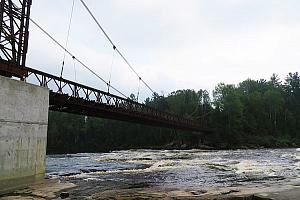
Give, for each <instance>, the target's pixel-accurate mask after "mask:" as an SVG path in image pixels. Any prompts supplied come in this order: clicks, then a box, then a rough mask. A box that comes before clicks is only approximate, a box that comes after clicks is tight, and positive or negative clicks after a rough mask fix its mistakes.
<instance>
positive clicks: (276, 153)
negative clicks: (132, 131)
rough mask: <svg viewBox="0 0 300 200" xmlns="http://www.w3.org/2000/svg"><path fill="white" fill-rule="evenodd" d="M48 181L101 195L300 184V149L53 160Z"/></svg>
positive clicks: (134, 152)
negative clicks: (148, 189) (83, 187)
mask: <svg viewBox="0 0 300 200" xmlns="http://www.w3.org/2000/svg"><path fill="white" fill-rule="evenodd" d="M46 162H47V165H46V175H47V177H49V178H60V179H64V180H68V181H71V182H74V183H78V182H81V183H82V182H84V183H89V184H87V185H89V186H90V187H91V186H92V188H93V189H95V187H96V189H97V191H104V190H107V189H118V188H135V187H153V186H158V187H160V186H163V187H179V188H180V187H189V188H193V187H211V186H214V187H226V186H244V185H261V184H272V183H276V184H279V183H284V182H290V181H294V182H297V183H299V184H300V182H299V177H300V149H257V150H228V151H221V150H218V151H204V150H196V149H194V150H145V149H143V150H126V151H113V152H110V153H80V154H65V155H48V156H47V160H46Z"/></svg>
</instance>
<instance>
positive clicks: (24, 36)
mask: <svg viewBox="0 0 300 200" xmlns="http://www.w3.org/2000/svg"><path fill="white" fill-rule="evenodd" d="M79 1H80V3H81V4H82V6H83V7H84V8H85V10H86V11H87V13H88V14H89V15H90V16H91V19H92V20H93V21H94V22H95V25H96V26H97V27H98V28H99V29H100V31H101V32H102V33H103V34H104V35H105V37H106V38H107V40H108V41H109V43H110V44H111V46H112V48H113V51H114V52H116V53H117V54H119V55H120V57H121V58H122V59H123V60H124V62H125V63H126V64H127V65H128V67H129V68H130V69H131V70H132V71H133V73H134V74H135V75H136V76H137V78H138V79H139V82H140V83H142V84H144V85H145V86H146V88H147V89H149V90H150V91H151V92H152V93H153V94H156V95H157V93H155V92H154V90H153V89H152V88H151V87H150V86H149V84H148V83H146V81H144V79H142V78H141V76H140V75H139V74H138V73H137V72H136V70H135V69H134V68H133V66H132V65H131V64H130V63H129V61H128V60H127V59H126V58H125V56H124V54H123V53H122V52H121V51H120V50H119V48H118V47H117V45H116V44H115V43H114V42H113V41H112V39H111V38H110V37H109V35H108V34H107V33H106V32H105V30H104V29H103V27H102V26H101V24H100V23H99V21H98V20H97V19H96V17H95V16H94V15H93V13H92V11H91V10H90V9H89V7H88V5H87V4H86V3H85V2H84V1H83V0H79ZM31 4H32V2H31V0H16V1H12V0H1V4H0V9H1V12H0V20H1V22H0V29H1V36H0V50H1V54H0V56H1V59H0V75H2V76H6V77H11V78H18V79H19V80H20V81H24V82H28V83H32V84H36V85H38V86H41V87H45V88H48V89H49V91H50V94H49V109H50V110H54V111H59V112H67V113H75V114H80V115H86V116H94V117H102V118H109V119H116V120H122V121H128V122H134V123H142V124H148V125H154V126H163V127H169V128H176V129H185V130H190V131H195V132H198V133H207V132H209V130H208V129H207V128H205V127H204V126H203V124H202V123H201V121H195V120H191V119H187V118H184V117H181V116H177V115H175V114H171V113H168V112H162V111H160V110H158V109H156V108H153V107H150V106H148V105H145V104H143V103H139V102H138V101H134V100H132V99H130V98H128V97H127V96H126V95H125V94H124V93H122V92H121V91H120V90H118V89H117V88H116V87H114V86H113V85H111V81H110V80H108V81H105V80H104V79H103V78H102V77H101V76H100V75H99V74H97V73H95V72H94V71H93V70H92V69H91V67H89V66H87V65H86V64H85V63H84V62H83V61H81V60H79V59H78V58H77V57H76V56H75V55H74V54H73V53H72V52H70V51H69V50H68V49H67V43H68V37H69V34H70V27H71V22H72V16H73V10H74V0H73V4H72V9H71V14H70V21H69V26H68V36H67V42H66V45H62V44H61V43H60V42H58V41H57V40H56V39H55V38H54V37H53V36H52V35H51V34H50V33H48V32H47V31H46V30H45V29H43V28H42V26H40V25H39V24H38V23H37V22H36V21H34V20H33V19H31V18H30V9H31ZM30 24H31V25H35V26H36V27H38V28H39V29H40V30H41V32H43V33H44V34H46V35H47V36H48V37H49V38H50V39H51V40H52V41H53V42H54V43H55V44H57V45H58V47H59V48H61V49H63V50H64V59H65V57H66V55H67V56H70V57H71V58H72V59H73V60H74V61H77V62H78V63H79V64H80V65H81V66H82V67H84V68H86V69H87V70H89V71H90V72H91V73H92V74H93V75H95V76H96V77H97V78H98V79H100V80H101V81H102V82H103V83H104V84H106V85H107V87H108V91H102V90H99V89H97V88H93V87H89V86H86V85H84V84H81V83H77V82H74V81H71V80H67V79H65V78H64V77H63V70H64V60H63V62H62V67H61V74H60V76H55V75H53V74H50V73H46V72H42V71H40V70H38V69H35V68H30V67H27V66H26V55H27V49H28V46H30V44H28V37H29V25H30ZM41 64H42V63H41ZM112 91H114V93H115V94H113V93H112ZM157 98H159V97H158V96H157ZM137 99H138V98H137Z"/></svg>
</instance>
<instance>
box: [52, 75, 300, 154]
mask: <svg viewBox="0 0 300 200" xmlns="http://www.w3.org/2000/svg"><path fill="white" fill-rule="evenodd" d="M131 98H132V99H134V98H135V96H134V95H131ZM145 103H146V104H147V105H150V106H153V107H155V108H157V109H160V110H162V111H167V112H171V113H176V114H178V115H181V116H184V117H187V118H191V119H194V120H198V121H199V123H202V124H203V125H205V126H207V127H210V128H212V129H213V130H214V133H212V134H210V135H204V136H199V135H194V134H191V133H189V132H186V131H179V130H172V129H167V128H159V127H150V126H146V125H140V124H131V123H126V122H120V121H114V120H107V119H100V118H92V117H85V116H79V115H72V114H66V113H56V112H50V113H49V126H48V129H49V130H48V146H47V151H48V153H75V152H103V151H111V150H118V149H131V148H199V147H200V148H204V147H208V146H209V147H213V148H218V149H220V148H222V149H223V148H257V147H296V146H300V76H299V74H298V73H297V72H296V73H289V74H288V75H287V76H286V78H285V80H284V81H283V82H282V81H280V80H279V78H278V76H277V75H275V74H273V75H272V77H271V78H270V80H268V81H267V80H264V79H260V80H251V79H247V80H245V81H243V82H241V83H239V84H238V85H231V84H224V83H220V84H218V85H217V86H216V88H215V89H214V91H213V94H212V99H211V98H210V95H209V93H208V92H207V91H206V90H199V91H195V90H177V91H175V92H172V93H171V94H169V95H167V96H161V97H159V98H158V97H157V96H155V95H154V96H153V97H152V98H147V99H146V101H145Z"/></svg>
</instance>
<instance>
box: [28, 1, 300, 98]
mask: <svg viewBox="0 0 300 200" xmlns="http://www.w3.org/2000/svg"><path fill="white" fill-rule="evenodd" d="M72 1H73V0H60V1H53V0H34V1H33V4H32V9H31V18H32V19H34V20H35V21H36V22H37V23H38V24H40V25H41V26H42V27H43V28H45V29H46V30H47V31H48V32H49V33H50V34H51V35H52V36H53V37H54V38H56V39H57V40H58V41H59V42H61V43H62V44H64V45H65V43H66V38H67V32H68V24H69V20H70V13H71V7H72ZM85 2H86V4H87V5H88V6H89V7H90V9H91V10H92V12H93V13H94V15H95V16H96V18H97V19H98V20H99V22H100V24H101V25H102V26H103V28H104V29H105V30H106V32H107V33H108V35H109V36H110V37H111V39H112V40H113V41H114V43H115V44H116V46H117V48H118V49H119V50H120V51H121V52H122V53H123V54H124V55H125V57H126V58H127V59H128V61H129V62H130V63H131V64H132V66H133V67H134V69H135V70H136V71H137V72H138V73H139V74H140V76H141V77H142V78H143V80H145V81H146V82H147V83H148V84H149V85H150V86H151V88H153V89H154V90H155V91H156V92H158V93H159V94H164V95H167V94H169V93H170V92H172V91H175V90H178V89H194V90H199V89H206V90H208V91H209V92H212V90H213V89H214V88H215V86H216V85H217V84H218V83H221V82H222V83H226V84H238V83H239V82H241V81H243V80H245V79H247V78H251V79H261V78H263V79H267V80H268V79H269V78H270V77H271V75H272V74H273V73H276V74H278V75H279V77H280V78H281V79H282V80H284V78H285V76H286V75H287V74H288V73H289V72H296V71H299V69H300V12H299V10H300V1H298V0H186V1H182V0H109V1H108V0H85ZM67 48H68V49H69V50H70V51H71V52H72V53H73V54H74V55H75V56H76V58H78V59H80V60H81V61H83V62H84V63H85V64H86V65H88V66H89V67H91V68H92V69H93V70H94V71H95V72H96V73H97V74H99V75H100V76H101V77H103V78H104V79H105V80H106V81H108V80H109V77H110V74H111V84H112V85H113V86H115V87H116V88H118V89H119V90H121V91H122V92H123V93H125V94H126V95H128V96H129V95H130V94H131V93H134V94H137V92H138V88H139V79H138V77H137V76H135V74H134V73H133V72H132V71H131V70H130V68H129V67H128V66H127V65H126V63H125V62H124V61H122V59H121V58H120V57H119V56H118V55H117V54H114V53H113V48H112V46H111V45H110V43H109V42H108V40H107V39H106V38H105V37H104V35H103V33H102V32H101V31H100V30H99V29H98V28H97V26H96V25H95V23H94V21H93V20H92V18H91V17H90V16H89V15H88V13H87V11H86V10H85V9H84V7H83V6H82V4H81V3H80V0H75V6H74V13H73V18H72V24H71V31H70V36H69V42H68V45H67ZM63 56H64V51H63V50H61V49H60V48H59V47H57V45H55V44H54V43H53V42H52V41H51V40H49V38H47V37H46V36H45V35H44V34H43V33H42V32H41V31H40V30H39V29H37V28H36V27H35V26H34V25H33V24H30V38H29V51H28V56H27V65H28V66H30V67H33V68H37V69H40V70H43V71H46V72H50V73H53V74H56V75H59V74H60V70H61V66H62V64H61V63H62V60H63ZM110 72H111V73H110ZM75 74H76V75H75ZM64 77H65V78H68V79H71V80H76V81H78V82H80V83H83V84H86V85H89V86H92V87H96V88H99V89H102V90H107V87H106V85H105V84H103V83H102V82H101V81H100V80H99V79H97V78H95V76H93V75H92V74H91V73H89V72H88V71H87V70H85V69H84V68H83V67H82V66H80V65H79V64H78V63H74V62H73V60H72V58H71V57H70V56H66V59H65V70H64ZM147 96H151V91H150V90H148V89H147V88H146V87H145V86H144V85H142V84H140V99H144V98H145V97H147Z"/></svg>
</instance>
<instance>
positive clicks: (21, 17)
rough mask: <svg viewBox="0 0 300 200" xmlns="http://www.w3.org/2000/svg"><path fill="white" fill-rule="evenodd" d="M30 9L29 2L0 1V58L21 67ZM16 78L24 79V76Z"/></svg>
mask: <svg viewBox="0 0 300 200" xmlns="http://www.w3.org/2000/svg"><path fill="white" fill-rule="evenodd" d="M30 7H31V0H15V1H12V0H0V20H1V21H0V57H1V59H4V60H7V61H9V62H11V63H13V64H16V65H19V66H22V67H23V66H25V61H26V53H27V47H28V36H29V32H28V27H29V16H30ZM1 74H3V73H1ZM3 75H7V74H3ZM8 76H9V75H8ZM18 77H20V78H24V74H19V75H18Z"/></svg>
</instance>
